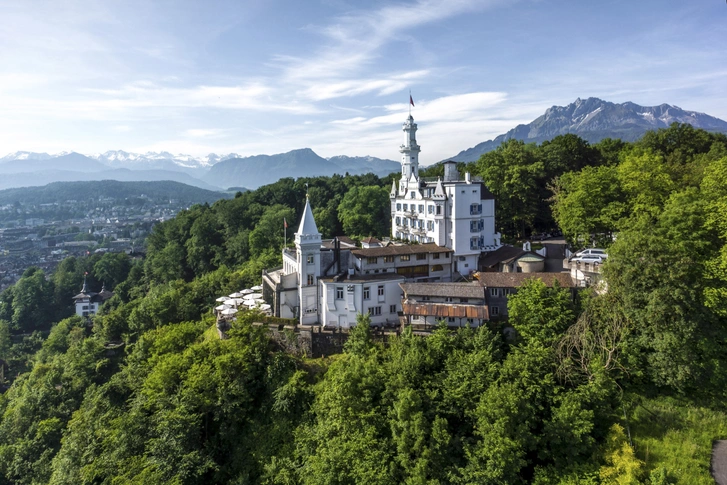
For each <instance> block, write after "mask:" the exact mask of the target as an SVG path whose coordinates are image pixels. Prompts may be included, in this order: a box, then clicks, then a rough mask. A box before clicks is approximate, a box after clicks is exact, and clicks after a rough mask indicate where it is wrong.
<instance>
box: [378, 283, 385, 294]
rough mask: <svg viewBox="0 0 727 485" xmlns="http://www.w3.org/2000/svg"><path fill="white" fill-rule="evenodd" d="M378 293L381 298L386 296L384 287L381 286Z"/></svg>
mask: <svg viewBox="0 0 727 485" xmlns="http://www.w3.org/2000/svg"><path fill="white" fill-rule="evenodd" d="M377 293H378V295H379V296H384V285H379V287H378V288H377Z"/></svg>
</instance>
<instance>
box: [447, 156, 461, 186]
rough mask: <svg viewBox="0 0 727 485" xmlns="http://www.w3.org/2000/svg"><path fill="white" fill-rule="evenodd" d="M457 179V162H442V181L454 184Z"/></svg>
mask: <svg viewBox="0 0 727 485" xmlns="http://www.w3.org/2000/svg"><path fill="white" fill-rule="evenodd" d="M458 179H459V173H458V172H457V162H453V161H452V160H449V161H446V162H444V181H445V182H455V181H457V180H458Z"/></svg>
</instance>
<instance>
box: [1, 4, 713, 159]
mask: <svg viewBox="0 0 727 485" xmlns="http://www.w3.org/2000/svg"><path fill="white" fill-rule="evenodd" d="M0 19H2V26H3V27H2V29H0V153H9V152H14V151H17V150H30V151H47V152H51V153H53V152H58V151H71V150H73V151H78V152H81V153H94V152H101V151H106V150H116V149H123V150H127V151H134V152H146V151H162V150H166V151H170V152H173V153H187V154H191V155H195V156H199V155H205V154H207V153H210V152H215V153H219V154H222V153H228V152H236V153H239V154H241V155H254V154H260V153H280V152H285V151H288V150H291V149H294V148H303V147H310V148H312V149H313V150H315V151H316V152H317V153H318V154H320V155H322V156H332V155H350V156H354V155H373V156H377V157H382V158H391V159H394V160H397V159H398V156H399V154H398V151H397V147H398V145H399V143H400V142H401V140H402V134H401V131H400V130H401V123H402V122H403V120H404V118H405V117H406V112H407V102H408V92H409V89H411V91H412V95H413V97H414V101H415V103H416V106H415V107H414V108H413V110H412V114H413V115H414V117H415V119H416V121H417V122H418V123H419V132H418V140H419V143H420V144H421V145H422V153H421V160H422V162H423V163H424V164H425V165H426V164H429V163H433V162H436V161H439V160H441V159H443V158H446V157H448V156H452V155H454V154H456V153H457V152H459V151H460V150H462V149H466V148H469V147H471V146H473V145H475V144H477V143H479V142H481V141H485V140H487V139H491V138H493V137H494V136H496V135H498V134H500V133H503V132H505V131H507V130H508V129H510V128H512V127H514V126H515V125H517V124H519V123H527V122H529V121H531V120H532V119H534V118H535V117H537V116H539V115H540V114H542V112H543V111H544V110H545V109H546V108H548V107H550V106H552V105H564V104H567V103H570V102H572V101H574V100H575V99H576V98H577V97H581V98H586V97H589V96H596V97H600V98H602V99H606V100H609V101H614V102H623V101H633V102H635V103H638V104H642V105H656V104H661V103H669V104H675V105H678V106H680V107H682V108H685V109H690V110H696V111H702V112H706V113H708V114H711V115H713V116H717V117H720V118H722V119H727V94H726V93H727V89H725V86H727V3H725V1H724V0H688V1H687V0H602V1H599V2H595V1H584V0H520V1H518V0H476V1H473V0H446V1H434V0H421V1H401V2H380V1H366V2H363V1H360V0H359V1H347V0H322V1H316V0H305V1H300V0H298V1H282V0H268V1H262V0H249V1H246V0H237V1H204V2H202V1H194V2H192V1H158V0H154V1H150V0H145V1H134V0H127V1H101V0H98V1H93V2H91V1H83V0H64V1H62V2H59V1H55V0H52V1H34V0H28V1H22V2H13V1H10V0H2V1H1V2H0Z"/></svg>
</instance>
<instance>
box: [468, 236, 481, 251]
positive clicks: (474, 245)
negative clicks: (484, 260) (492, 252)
mask: <svg viewBox="0 0 727 485" xmlns="http://www.w3.org/2000/svg"><path fill="white" fill-rule="evenodd" d="M479 247H480V238H479V237H472V238H470V249H478V248H479Z"/></svg>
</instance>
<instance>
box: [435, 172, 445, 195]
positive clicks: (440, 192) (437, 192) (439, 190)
mask: <svg viewBox="0 0 727 485" xmlns="http://www.w3.org/2000/svg"><path fill="white" fill-rule="evenodd" d="M445 195H446V194H445V193H444V187H442V179H441V178H439V177H437V187H436V188H435V189H434V198H437V199H439V198H441V199H443V198H444V197H445Z"/></svg>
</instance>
